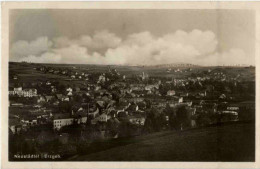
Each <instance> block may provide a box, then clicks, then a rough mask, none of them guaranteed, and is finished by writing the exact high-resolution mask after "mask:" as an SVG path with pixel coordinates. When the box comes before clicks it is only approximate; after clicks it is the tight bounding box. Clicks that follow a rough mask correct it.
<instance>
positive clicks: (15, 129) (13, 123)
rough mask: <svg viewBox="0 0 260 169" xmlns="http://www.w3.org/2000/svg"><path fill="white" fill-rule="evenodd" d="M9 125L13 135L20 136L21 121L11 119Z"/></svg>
mask: <svg viewBox="0 0 260 169" xmlns="http://www.w3.org/2000/svg"><path fill="white" fill-rule="evenodd" d="M8 125H9V129H10V130H11V131H12V133H13V134H19V133H20V131H21V129H22V124H21V122H20V121H19V119H13V118H12V119H9V122H8Z"/></svg>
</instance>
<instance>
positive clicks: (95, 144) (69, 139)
mask: <svg viewBox="0 0 260 169" xmlns="http://www.w3.org/2000/svg"><path fill="white" fill-rule="evenodd" d="M239 122H247V123H254V122H255V67H253V66H233V67H232V66H226V67H225V66H215V67H202V66H196V65H191V64H182V65H174V64H173V65H162V66H123V65H122V66H121V65H118V66H115V65H76V64H75V65H70V64H67V65H66V64H58V65H56V64H35V63H26V62H22V63H17V62H10V63H9V151H10V154H9V158H10V160H14V159H13V157H14V155H17V154H44V153H47V154H59V155H60V156H61V159H60V160H65V159H67V158H69V157H71V156H73V155H76V154H88V153H93V152H97V151H102V150H104V149H108V148H111V147H114V146H118V145H122V144H127V143H125V141H115V140H120V139H121V140H122V139H126V138H127V139H128V138H132V137H135V136H141V135H148V134H150V133H155V132H162V131H176V132H177V131H185V130H189V129H196V128H204V127H207V126H211V125H216V124H225V123H239ZM123 142H124V143H123ZM19 160H21V159H19Z"/></svg>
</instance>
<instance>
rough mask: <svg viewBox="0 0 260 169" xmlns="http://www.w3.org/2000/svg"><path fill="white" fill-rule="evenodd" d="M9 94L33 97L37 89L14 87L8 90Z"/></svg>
mask: <svg viewBox="0 0 260 169" xmlns="http://www.w3.org/2000/svg"><path fill="white" fill-rule="evenodd" d="M9 95H11V96H13V95H18V96H19V97H35V96H37V89H24V90H23V89H22V87H17V88H14V90H12V91H9Z"/></svg>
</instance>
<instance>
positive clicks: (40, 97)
mask: <svg viewBox="0 0 260 169" xmlns="http://www.w3.org/2000/svg"><path fill="white" fill-rule="evenodd" d="M43 102H46V99H45V97H44V96H39V97H38V99H37V103H43Z"/></svg>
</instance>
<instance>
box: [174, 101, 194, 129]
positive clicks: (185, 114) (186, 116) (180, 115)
mask: <svg viewBox="0 0 260 169" xmlns="http://www.w3.org/2000/svg"><path fill="white" fill-rule="evenodd" d="M190 121H191V114H190V113H189V111H188V110H187V108H186V106H178V107H177V108H176V110H175V113H172V114H171V115H170V116H169V123H170V126H171V127H172V128H175V129H177V130H182V129H184V128H188V127H190V125H191V124H190Z"/></svg>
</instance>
